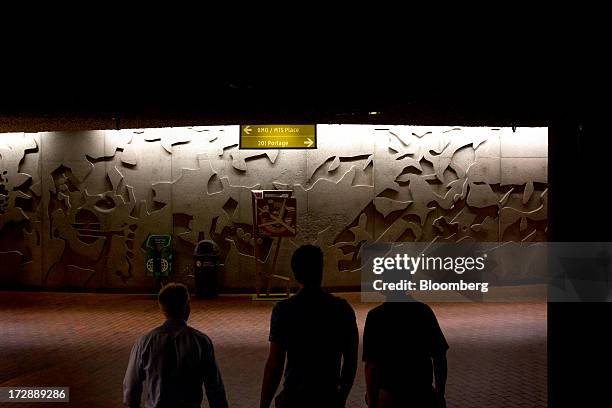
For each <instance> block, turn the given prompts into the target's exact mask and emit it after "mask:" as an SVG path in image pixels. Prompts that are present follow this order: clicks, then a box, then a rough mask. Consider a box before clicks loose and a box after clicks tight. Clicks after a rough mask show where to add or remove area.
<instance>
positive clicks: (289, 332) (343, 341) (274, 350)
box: [259, 245, 359, 408]
mask: <svg viewBox="0 0 612 408" xmlns="http://www.w3.org/2000/svg"><path fill="white" fill-rule="evenodd" d="M291 268H292V269H293V273H294V275H295V279H296V280H297V281H298V282H299V283H300V285H301V289H300V290H299V291H298V293H297V294H296V295H295V296H293V297H291V298H289V299H286V300H283V301H281V302H278V303H277V304H276V306H275V307H274V309H273V311H272V317H271V322H270V337H269V340H270V352H269V356H268V360H267V362H266V366H265V371H264V378H263V385H262V390H261V399H260V405H259V406H260V407H261V408H268V407H269V406H270V404H271V402H272V399H273V398H274V394H275V393H276V390H277V388H278V386H279V383H280V380H281V377H282V375H283V368H284V366H285V358H286V359H287V367H286V368H285V369H284V373H285V381H284V385H283V390H282V391H281V392H280V393H279V395H278V396H277V397H276V399H275V406H276V407H277V408H302V407H304V408H306V407H308V408H313V407H317V408H340V407H344V406H345V404H346V400H347V398H348V395H349V392H350V390H351V387H352V386H353V381H354V379H355V372H356V370H357V352H358V351H357V350H358V345H359V333H358V330H357V322H356V320H355V312H354V311H353V309H352V307H351V306H350V305H349V303H348V302H347V301H346V300H344V299H342V298H339V297H336V296H333V295H331V294H328V293H326V292H324V291H323V289H322V288H321V281H322V277H323V252H322V251H321V249H320V248H319V247H316V246H313V245H304V246H301V247H300V248H298V249H297V250H296V251H295V252H294V254H293V257H292V258H291Z"/></svg>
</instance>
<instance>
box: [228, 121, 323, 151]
mask: <svg viewBox="0 0 612 408" xmlns="http://www.w3.org/2000/svg"><path fill="white" fill-rule="evenodd" d="M316 148H317V127H316V125H240V149H316Z"/></svg>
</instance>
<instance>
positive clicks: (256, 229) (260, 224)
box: [252, 190, 295, 300]
mask: <svg viewBox="0 0 612 408" xmlns="http://www.w3.org/2000/svg"><path fill="white" fill-rule="evenodd" d="M292 193H293V191H291V190H256V191H254V192H253V195H252V201H253V237H254V239H255V254H254V255H255V276H256V282H255V295H254V296H253V300H279V299H284V298H288V297H289V296H291V278H289V277H288V276H284V275H279V274H277V273H276V266H277V263H278V254H279V253H280V248H281V244H282V240H283V236H293V235H295V226H294V225H293V226H292V225H286V229H284V228H283V231H279V232H275V231H274V230H271V228H270V229H267V230H264V228H265V227H267V226H270V225H272V224H279V223H280V224H281V225H284V222H283V218H282V217H283V215H284V214H285V211H286V210H287V207H286V202H285V201H284V200H283V201H282V205H281V207H280V210H279V211H278V213H279V214H278V218H277V217H275V216H274V215H271V217H272V218H273V219H274V218H277V219H278V220H279V221H275V220H273V221H267V220H262V218H261V217H258V211H261V208H259V207H258V205H259V204H258V201H260V200H261V201H263V200H265V199H269V198H275V199H277V200H278V199H290V197H291V195H292ZM292 211H293V216H295V205H293V207H292ZM267 215H269V214H267ZM266 221H267V222H266ZM281 228H282V226H281ZM261 231H266V233H265V235H264V234H261ZM262 235H263V236H266V237H271V238H274V237H276V246H275V248H274V254H273V255H272V265H271V271H270V273H266V272H265V271H264V270H263V269H264V268H263V265H262V261H263V260H262V251H261V244H263V241H262V242H261V243H260V242H259V241H260V240H261V239H262ZM272 245H274V241H273V242H272ZM273 280H277V281H280V282H282V283H283V286H285V285H286V288H287V291H286V292H285V293H271V291H272V282H273ZM264 283H265V284H266V292H265V294H262V293H261V292H262V288H263V287H264Z"/></svg>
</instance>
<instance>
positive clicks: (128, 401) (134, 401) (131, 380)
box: [123, 341, 143, 408]
mask: <svg viewBox="0 0 612 408" xmlns="http://www.w3.org/2000/svg"><path fill="white" fill-rule="evenodd" d="M142 379H143V376H142V370H141V364H140V342H139V341H138V342H136V343H135V344H134V347H132V352H131V353H130V361H129V362H128V366H127V370H126V371H125V377H124V378H123V403H124V404H125V405H126V406H128V407H130V408H137V407H140V396H141V395H142Z"/></svg>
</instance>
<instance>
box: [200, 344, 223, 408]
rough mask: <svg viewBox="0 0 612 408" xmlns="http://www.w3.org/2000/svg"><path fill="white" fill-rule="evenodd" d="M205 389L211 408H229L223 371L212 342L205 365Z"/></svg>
mask: <svg viewBox="0 0 612 408" xmlns="http://www.w3.org/2000/svg"><path fill="white" fill-rule="evenodd" d="M204 389H205V390H206V398H208V405H210V408H227V397H226V396H225V386H224V385H223V379H222V378H221V371H219V366H217V359H216V358H215V349H214V347H213V344H212V342H210V351H209V353H208V356H207V357H206V359H205V363H204Z"/></svg>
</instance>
